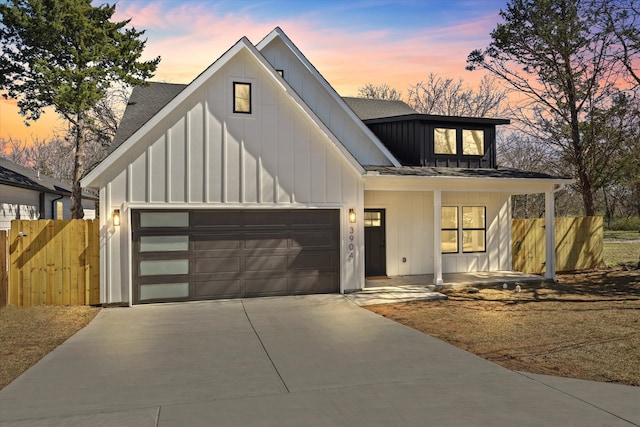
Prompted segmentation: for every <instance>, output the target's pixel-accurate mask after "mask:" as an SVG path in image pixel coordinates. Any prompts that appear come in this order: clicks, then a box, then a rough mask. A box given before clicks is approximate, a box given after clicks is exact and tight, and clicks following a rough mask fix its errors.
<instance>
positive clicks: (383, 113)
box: [342, 97, 418, 120]
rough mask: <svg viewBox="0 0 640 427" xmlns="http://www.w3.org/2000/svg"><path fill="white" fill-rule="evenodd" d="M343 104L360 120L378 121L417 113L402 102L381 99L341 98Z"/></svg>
mask: <svg viewBox="0 0 640 427" xmlns="http://www.w3.org/2000/svg"><path fill="white" fill-rule="evenodd" d="M342 99H344V102H346V103H347V105H348V106H349V107H350V108H351V109H352V110H353V112H354V113H356V115H357V116H358V117H359V118H360V120H369V119H379V118H382V117H394V116H404V115H407V114H417V113H418V112H417V111H416V110H414V109H413V108H411V107H410V106H409V105H407V104H405V103H404V102H402V101H390V100H383V99H367V98H350V97H343V98H342Z"/></svg>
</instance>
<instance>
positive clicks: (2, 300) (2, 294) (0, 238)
mask: <svg viewBox="0 0 640 427" xmlns="http://www.w3.org/2000/svg"><path fill="white" fill-rule="evenodd" d="M7 256H8V252H7V232H6V231H4V230H0V307H4V306H5V305H7V286H8V283H9V281H8V279H9V278H8V274H7V273H8V271H7Z"/></svg>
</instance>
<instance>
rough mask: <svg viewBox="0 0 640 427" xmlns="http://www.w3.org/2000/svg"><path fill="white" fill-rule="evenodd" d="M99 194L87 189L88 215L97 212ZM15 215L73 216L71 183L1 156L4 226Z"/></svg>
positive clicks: (84, 199)
mask: <svg viewBox="0 0 640 427" xmlns="http://www.w3.org/2000/svg"><path fill="white" fill-rule="evenodd" d="M97 201H98V197H97V196H95V195H93V194H91V193H90V192H88V191H84V192H83V196H82V207H83V208H84V217H85V218H86V219H93V218H95V215H96V202H97ZM14 219H71V184H66V183H63V182H60V181H56V180H54V179H53V178H50V177H48V176H46V175H43V174H41V173H40V172H38V171H35V170H33V169H29V168H25V167H23V166H20V165H17V164H15V163H14V162H12V161H10V160H8V159H5V158H4V157H0V230H9V229H10V228H11V220H14Z"/></svg>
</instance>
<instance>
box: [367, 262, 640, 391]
mask: <svg viewBox="0 0 640 427" xmlns="http://www.w3.org/2000/svg"><path fill="white" fill-rule="evenodd" d="M514 286H515V285H511V286H510V289H508V290H503V289H502V286H501V285H498V286H491V287H478V290H479V292H477V293H469V289H468V288H463V289H449V290H445V291H444V292H445V293H447V294H448V297H449V299H448V300H445V301H430V302H420V301H415V302H410V303H400V304H381V305H375V306H368V307H365V308H368V309H369V310H371V311H374V312H375V313H378V314H380V315H383V316H385V317H388V318H389V319H392V320H395V321H396V322H399V323H402V324H404V325H407V326H409V327H411V328H414V329H417V330H419V331H422V332H424V333H426V334H429V335H431V336H434V337H436V338H439V339H442V340H444V341H447V342H449V343H450V344H453V345H455V346H457V347H460V348H462V349H464V350H467V351H469V352H472V353H474V354H477V355H479V356H481V357H484V358H486V359H488V360H491V361H493V362H495V363H497V364H499V365H502V366H504V367H506V368H508V369H513V370H519V371H526V372H533V373H540V374H548V375H557V376H565V377H572V378H581V379H587V380H595V381H605V382H615V383H621V384H628V385H634V386H640V363H638V355H639V354H640V271H638V270H635V271H623V270H618V271H611V270H606V271H597V272H588V273H578V274H563V275H560V276H559V283H549V282H534V283H521V286H522V292H520V293H517V292H515V291H514Z"/></svg>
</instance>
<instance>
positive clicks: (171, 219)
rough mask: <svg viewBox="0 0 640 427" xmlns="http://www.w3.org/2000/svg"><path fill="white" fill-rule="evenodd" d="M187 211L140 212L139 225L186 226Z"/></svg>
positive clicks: (145, 226) (143, 226)
mask: <svg viewBox="0 0 640 427" xmlns="http://www.w3.org/2000/svg"><path fill="white" fill-rule="evenodd" d="M188 226H189V212H140V227H142V228H147V227H188Z"/></svg>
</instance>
